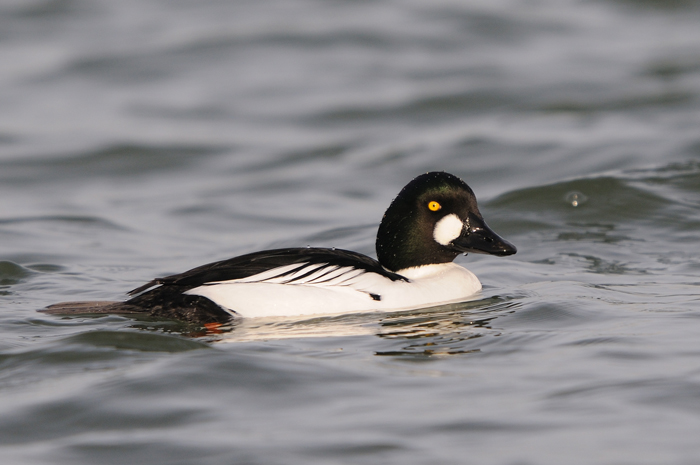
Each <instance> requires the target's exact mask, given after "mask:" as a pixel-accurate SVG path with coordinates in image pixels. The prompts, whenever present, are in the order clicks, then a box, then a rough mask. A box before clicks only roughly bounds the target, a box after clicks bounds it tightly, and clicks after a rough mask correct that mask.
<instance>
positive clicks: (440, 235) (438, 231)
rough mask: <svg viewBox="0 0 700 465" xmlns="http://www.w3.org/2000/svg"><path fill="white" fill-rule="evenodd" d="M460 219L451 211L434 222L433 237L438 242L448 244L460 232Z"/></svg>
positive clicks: (461, 225) (461, 226) (462, 225)
mask: <svg viewBox="0 0 700 465" xmlns="http://www.w3.org/2000/svg"><path fill="white" fill-rule="evenodd" d="M463 227H464V224H462V220H460V219H459V217H458V216H457V215H455V214H454V213H451V214H449V215H447V216H445V217H444V218H443V219H441V220H440V221H438V222H437V223H435V229H434V230H433V238H434V239H435V241H436V242H437V243H438V244H441V245H448V244H450V243H451V242H452V241H454V240H455V239H457V238H458V237H459V235H460V234H462V228H463Z"/></svg>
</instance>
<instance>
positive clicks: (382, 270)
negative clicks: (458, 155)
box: [43, 172, 517, 325]
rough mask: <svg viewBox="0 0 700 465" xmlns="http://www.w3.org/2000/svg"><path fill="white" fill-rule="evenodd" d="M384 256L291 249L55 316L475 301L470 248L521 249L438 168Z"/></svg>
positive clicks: (385, 225) (294, 313)
mask: <svg viewBox="0 0 700 465" xmlns="http://www.w3.org/2000/svg"><path fill="white" fill-rule="evenodd" d="M375 248H376V254H377V258H376V259H374V258H371V257H369V256H367V255H363V254H361V253H357V252H353V251H349V250H343V249H335V248H315V247H299V248H283V249H274V250H265V251H260V252H253V253H249V254H246V255H241V256H238V257H234V258H230V259H227V260H222V261H217V262H214V263H209V264H206V265H202V266H199V267H196V268H193V269H191V270H189V271H185V272H184V273H180V274H175V275H171V276H166V277H162V278H155V279H153V280H151V281H149V282H147V283H145V284H144V285H142V286H139V287H137V288H136V289H134V290H132V291H130V292H129V293H128V295H129V296H130V298H129V299H128V300H126V301H116V302H115V301H88V302H64V303H59V304H54V305H50V306H48V307H46V308H45V309H44V310H43V311H44V312H46V313H50V314H57V315H69V314H94V313H109V314H146V315H150V316H151V317H155V318H166V319H175V320H182V321H186V322H192V323H200V324H205V325H206V324H215V323H226V322H229V321H231V320H232V319H235V318H240V317H244V318H256V317H308V316H316V315H333V314H346V313H361V312H392V311H402V310H413V309H418V308H428V307H435V306H439V305H444V304H448V303H454V302H461V301H468V300H473V299H474V298H475V296H478V295H479V292H480V290H481V289H482V285H481V282H480V281H479V279H478V278H477V277H476V276H475V275H474V273H472V272H471V271H469V270H467V269H466V268H464V267H462V266H460V265H458V264H456V263H454V259H455V258H456V257H457V256H459V255H461V254H465V255H466V254H468V253H479V254H489V255H495V256H501V257H502V256H508V255H512V254H515V253H516V252H517V249H516V248H515V246H514V245H513V244H511V243H510V242H508V241H506V240H505V239H503V238H502V237H500V236H499V235H498V234H496V233H495V232H494V231H493V230H492V229H491V228H489V227H488V226H487V224H486V222H485V221H484V219H483V217H482V215H481V213H480V212H479V208H478V206H477V201H476V196H475V194H474V192H473V191H472V189H471V188H470V187H469V186H468V185H467V184H466V183H465V182H464V181H463V180H462V179H460V178H459V177H457V176H455V175H452V174H450V173H446V172H428V173H425V174H422V175H420V176H418V177H416V178H414V179H413V180H411V181H410V182H409V183H408V184H407V185H406V186H405V187H404V188H403V189H402V190H401V191H400V192H399V194H398V195H397V196H396V198H394V200H393V201H392V202H391V204H390V205H389V208H388V209H387V210H386V212H385V213H384V216H383V217H382V220H381V222H380V224H379V228H378V230H377V237H376V243H375Z"/></svg>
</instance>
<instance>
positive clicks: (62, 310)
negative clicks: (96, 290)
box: [39, 300, 144, 315]
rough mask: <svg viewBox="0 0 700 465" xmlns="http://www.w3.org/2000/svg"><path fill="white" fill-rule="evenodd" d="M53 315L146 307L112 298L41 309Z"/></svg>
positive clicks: (134, 309)
mask: <svg viewBox="0 0 700 465" xmlns="http://www.w3.org/2000/svg"><path fill="white" fill-rule="evenodd" d="M39 311H40V312H43V313H48V314H51V315H89V314H95V313H112V314H119V313H144V309H143V308H140V307H137V306H135V305H129V304H127V303H125V302H119V301H112V300H92V301H82V302H61V303H58V304H53V305H49V306H48V307H46V308H44V309H41V310H39Z"/></svg>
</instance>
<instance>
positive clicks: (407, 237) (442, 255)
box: [376, 172, 515, 271]
mask: <svg viewBox="0 0 700 465" xmlns="http://www.w3.org/2000/svg"><path fill="white" fill-rule="evenodd" d="M448 215H452V216H456V217H457V218H458V219H459V221H460V222H462V231H461V233H459V232H458V234H459V237H456V238H455V239H454V241H450V242H449V243H446V244H441V243H439V242H437V240H436V239H435V225H436V224H437V223H438V222H439V221H440V220H442V219H443V218H445V217H446V216H448ZM452 219H453V218H452ZM457 226H458V227H459V224H457ZM376 249H377V259H378V260H379V262H380V263H381V264H382V265H383V266H384V267H385V268H387V269H389V270H392V271H398V270H402V269H405V268H410V267H414V266H421V265H429V264H436V263H449V262H451V261H452V260H454V259H455V258H456V257H457V255H459V254H460V253H465V252H476V253H489V254H494V255H510V254H513V253H515V247H513V246H512V245H511V244H509V243H508V242H506V241H505V240H503V239H501V238H500V237H499V236H497V235H496V234H495V233H494V232H493V231H491V230H490V229H489V228H488V226H486V224H485V223H484V220H483V218H482V217H481V213H479V208H478V207H477V204H476V197H475V196H474V192H473V191H472V190H471V188H470V187H469V186H468V185H467V184H466V183H465V182H464V181H462V180H461V179H459V178H458V177H457V176H454V175H452V174H449V173H445V172H431V173H426V174H422V175H420V176H418V177H417V178H415V179H414V180H413V181H411V182H410V183H408V184H407V185H406V187H404V188H403V189H402V190H401V192H399V195H398V196H396V198H395V199H394V201H393V202H392V203H391V205H390V206H389V208H388V209H387V211H386V213H384V217H383V218H382V222H381V224H380V225H379V231H378V232H377V242H376Z"/></svg>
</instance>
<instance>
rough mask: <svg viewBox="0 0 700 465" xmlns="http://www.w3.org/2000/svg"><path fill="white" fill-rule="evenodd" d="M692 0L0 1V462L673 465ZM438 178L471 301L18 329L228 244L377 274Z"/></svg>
mask: <svg viewBox="0 0 700 465" xmlns="http://www.w3.org/2000/svg"><path fill="white" fill-rule="evenodd" d="M699 19H700V5H698V3H697V2H695V1H693V0H664V1H661V0H658V1H657V0H598V1H594V0H589V1H584V0H580V1H574V0H567V1H561V0H558V1H554V0H527V1H525V0H524V1H517V0H498V1H494V0H490V1H488V2H486V1H478V0H471V1H466V2H453V1H448V0H445V1H435V2H418V1H403V2H398V1H390V0H377V1H372V2H351V1H343V0H338V1H332V2H320V1H303V0H295V1H289V0H287V1H283V2H282V1H280V2H274V1H273V2H243V1H241V2H222V1H217V0H205V1H196V2H195V1H185V0H182V1H167V2H165V1H154V0H151V1H139V2H130V1H123V2H107V1H91V2H87V1H79V0H53V1H49V0H44V1H40V0H36V1H34V0H23V1H19V0H4V1H2V2H0V62H1V63H2V66H0V84H1V85H0V308H1V309H2V312H0V334H1V337H0V457H2V461H3V463H12V464H43V463H47V464H48V463H51V464H56V463H70V464H83V463H84V464H94V463H101V464H112V463H152V464H158V463H163V464H166V463H167V464H180V463H182V464H192V463H197V464H222V463H231V464H234V463H235V464H289V463H304V464H310V463H311V464H316V463H319V464H335V463H337V464H341V463H342V464H346V463H347V464H351V463H387V464H389V463H391V464H412V463H416V464H418V463H420V464H423V463H439V464H453V463H454V464H457V463H459V464H463V463H474V464H504V465H505V464H508V465H522V464H561V463H567V464H590V463H596V464H635V465H636V464H664V465H665V464H692V463H697V460H698V457H699V456H700V443H698V440H697V437H698V432H699V431H700V408H699V406H700V402H699V400H700V349H699V348H698V343H697V340H698V334H700V330H699V329H698V328H700V310H699V308H698V304H699V302H700V280H699V279H698V275H699V272H700V258H699V256H698V252H697V231H698V229H699V228H700V213H699V212H700V210H699V208H698V207H700V132H699V131H698V128H700V53H699V52H698V50H700V29H698V27H697V24H698V20H699ZM428 170H446V171H449V172H452V173H454V174H456V175H459V176H460V177H462V178H464V179H465V180H466V181H467V182H468V183H469V184H470V185H471V186H472V188H473V189H474V190H475V191H476V193H477V196H478V198H479V200H480V205H481V210H482V212H483V213H484V216H485V218H486V220H487V222H488V223H489V224H490V226H491V227H492V228H493V229H494V230H496V231H497V232H498V233H499V234H501V235H502V236H503V237H505V238H506V239H508V240H509V241H512V242H513V243H514V244H515V245H516V246H517V247H518V254H517V255H515V256H512V257H507V258H497V257H484V256H472V255H470V256H469V257H466V258H464V257H462V258H459V259H458V261H459V262H460V263H462V264H464V265H465V266H467V267H469V268H470V269H471V270H472V271H474V272H475V273H476V274H477V275H478V276H479V277H480V279H481V280H482V282H483V283H484V286H485V288H484V292H483V296H482V298H481V299H480V300H477V301H475V302H469V303H465V304H460V305H451V306H447V307H442V308H436V309H428V310H421V311H412V312H405V313H397V314H365V315H344V316H336V317H325V318H312V319H305V320H301V321H299V320H294V319H270V320H265V319H260V320H246V321H238V322H235V323H233V324H232V325H231V327H228V328H224V329H223V331H221V332H219V333H212V332H209V333H207V332H206V331H204V330H203V329H202V328H198V327H193V326H188V325H184V324H179V323H175V322H167V321H153V320H148V319H134V318H124V317H119V316H102V317H80V318H60V317H55V316H49V315H44V314H41V313H37V312H36V310H37V309H40V308H42V307H44V306H45V305H48V304H51V303H55V302H59V301H65V300H78V299H87V300H95V299H106V300H116V299H122V298H124V297H125V296H124V293H125V292H126V291H128V290H130V289H132V288H134V287H137V286H138V285H141V284H142V283H144V282H146V281H147V280H150V279H151V278H153V277H155V276H162V275H166V274H169V273H175V272H180V271H184V270H186V269H189V268H191V267H194V266H197V265H200V264H203V263H206V262H209V261H214V260H218V259H223V258H227V257H230V256H234V255H237V254H242V253H246V252H250V251H255V250H260V249H265V248H273V247H283V246H306V245H313V246H328V247H343V248H348V249H352V250H357V251H360V252H363V253H368V254H373V244H374V234H375V232H376V227H377V224H378V222H379V220H380V218H381V215H382V213H383V211H384V209H385V208H386V207H387V205H388V204H389V202H390V201H391V199H392V198H393V196H394V195H396V193H398V191H399V189H400V188H401V187H402V186H403V185H404V184H405V183H406V182H407V181H408V180H410V179H411V178H412V177H414V176H415V175H417V174H419V173H421V172H424V171H428Z"/></svg>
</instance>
